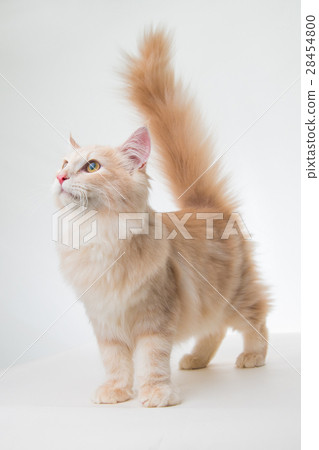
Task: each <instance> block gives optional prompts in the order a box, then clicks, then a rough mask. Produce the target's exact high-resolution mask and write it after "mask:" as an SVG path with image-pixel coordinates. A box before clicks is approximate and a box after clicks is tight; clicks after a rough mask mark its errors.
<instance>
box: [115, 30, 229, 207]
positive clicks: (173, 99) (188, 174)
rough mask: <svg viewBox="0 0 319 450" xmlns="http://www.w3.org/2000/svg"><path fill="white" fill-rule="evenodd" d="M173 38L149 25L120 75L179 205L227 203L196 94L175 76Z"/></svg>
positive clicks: (214, 205)
mask: <svg viewBox="0 0 319 450" xmlns="http://www.w3.org/2000/svg"><path fill="white" fill-rule="evenodd" d="M170 47H171V39H170V36H169V35H168V34H167V33H166V32H165V31H163V30H156V31H149V32H146V33H145V34H144V38H143V40H142V42H141V45H140V48H139V54H138V56H136V57H133V56H128V57H127V67H126V70H125V71H124V73H123V75H124V79H125V82H126V85H127V88H128V95H129V99H130V100H131V101H132V103H133V104H134V105H135V106H136V107H137V109H138V111H139V112H140V113H141V114H142V116H143V117H144V119H145V120H146V122H147V124H148V127H149V129H150V132H151V137H152V139H153V140H154V142H155V144H156V150H157V151H158V153H159V157H160V158H159V159H160V163H161V168H162V171H163V174H164V176H165V178H166V179H167V180H168V182H169V186H170V189H171V190H172V192H173V194H174V196H175V198H176V199H177V202H178V204H179V206H180V207H182V208H186V207H197V206H206V207H215V208H218V209H219V210H221V211H223V210H225V208H226V209H228V206H230V201H229V200H228V197H227V195H226V191H225V186H224V182H223V181H222V180H221V179H220V177H219V173H218V165H217V164H214V165H213V166H212V163H213V160H212V158H213V146H212V142H211V139H210V137H207V132H206V130H205V129H204V126H203V121H202V119H201V115H200V113H199V111H198V110H197V108H196V105H195V103H194V100H193V99H192V98H191V97H190V96H189V94H188V93H187V92H186V90H185V89H184V88H183V86H182V83H181V82H180V81H177V80H176V79H175V75H174V70H173V68H172V65H171V55H170V53H171V52H170Z"/></svg>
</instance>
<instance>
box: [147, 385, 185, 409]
mask: <svg viewBox="0 0 319 450" xmlns="http://www.w3.org/2000/svg"><path fill="white" fill-rule="evenodd" d="M139 400H140V402H141V403H142V405H143V406H145V407H146V408H157V407H161V406H173V405H177V404H178V403H180V400H179V397H178V394H177V393H176V392H175V391H174V389H173V387H172V386H171V385H170V384H152V385H151V384H146V385H144V386H143V387H141V389H140V392H139Z"/></svg>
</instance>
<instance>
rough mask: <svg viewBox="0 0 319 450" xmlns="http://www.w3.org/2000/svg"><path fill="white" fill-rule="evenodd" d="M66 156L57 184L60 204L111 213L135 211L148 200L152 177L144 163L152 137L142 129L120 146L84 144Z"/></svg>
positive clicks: (57, 197) (72, 142) (142, 206)
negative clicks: (85, 145) (146, 171)
mask: <svg viewBox="0 0 319 450" xmlns="http://www.w3.org/2000/svg"><path fill="white" fill-rule="evenodd" d="M70 143H71V145H72V147H73V151H72V152H71V153H70V154H69V155H67V156H66V157H65V159H64V160H63V162H62V166H61V168H60V169H59V170H58V172H57V176H56V179H55V181H54V183H53V192H54V195H55V197H56V200H57V204H58V206H59V207H62V206H65V205H67V204H69V203H71V202H75V203H79V204H81V205H83V206H87V207H92V208H94V209H98V210H105V211H109V212H115V213H118V212H124V211H134V210H139V209H140V208H144V207H145V204H146V202H147V194H148V177H147V175H146V173H145V168H144V165H145V163H146V161H147V159H148V157H149V154H150V137H149V134H148V131H147V129H146V128H144V127H143V128H139V129H138V130H137V131H135V133H133V134H132V136H131V137H130V138H129V139H128V140H127V141H126V142H125V143H124V144H123V145H122V146H120V147H118V148H111V147H105V146H88V147H80V146H79V145H77V144H76V142H75V141H74V140H73V139H72V138H70Z"/></svg>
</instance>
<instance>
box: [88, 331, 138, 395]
mask: <svg viewBox="0 0 319 450" xmlns="http://www.w3.org/2000/svg"><path fill="white" fill-rule="evenodd" d="M98 344H99V347H100V352H101V356H102V361H103V365H104V367H105V370H106V375H107V380H106V383H105V384H102V386H100V387H99V388H98V389H97V390H96V392H95V396H94V399H93V400H94V403H120V402H125V401H126V400H129V399H130V398H132V396H133V392H132V386H133V362H132V353H131V350H130V349H129V347H128V346H127V345H126V344H125V343H123V342H119V341H107V340H98Z"/></svg>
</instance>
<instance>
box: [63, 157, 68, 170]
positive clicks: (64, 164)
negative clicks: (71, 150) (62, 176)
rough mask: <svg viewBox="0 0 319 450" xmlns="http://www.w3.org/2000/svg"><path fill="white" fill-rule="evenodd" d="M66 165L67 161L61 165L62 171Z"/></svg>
mask: <svg viewBox="0 0 319 450" xmlns="http://www.w3.org/2000/svg"><path fill="white" fill-rule="evenodd" d="M67 163H68V161H67V160H66V159H65V160H64V161H63V164H62V169H64V167H65V166H66V165H67Z"/></svg>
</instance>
